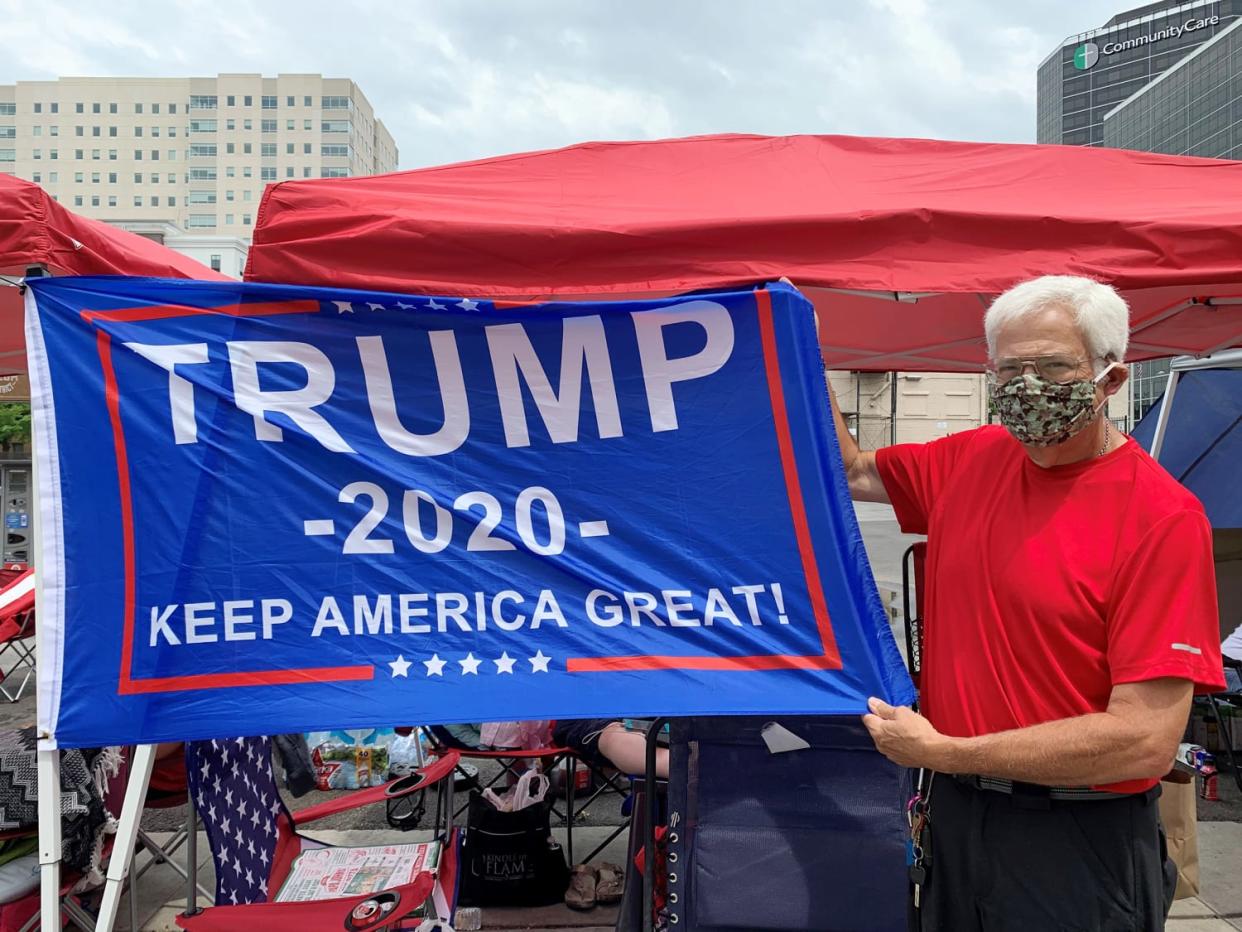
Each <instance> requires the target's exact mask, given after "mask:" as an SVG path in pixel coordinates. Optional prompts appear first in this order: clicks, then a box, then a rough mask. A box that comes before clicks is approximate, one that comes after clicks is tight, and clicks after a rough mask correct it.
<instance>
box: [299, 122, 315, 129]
mask: <svg viewBox="0 0 1242 932" xmlns="http://www.w3.org/2000/svg"><path fill="white" fill-rule="evenodd" d="M314 128H315V121H314V120H303V121H302V129H305V130H312V129H314Z"/></svg>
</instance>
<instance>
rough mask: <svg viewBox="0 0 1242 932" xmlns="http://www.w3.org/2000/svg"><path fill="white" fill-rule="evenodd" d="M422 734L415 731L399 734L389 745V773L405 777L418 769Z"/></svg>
mask: <svg viewBox="0 0 1242 932" xmlns="http://www.w3.org/2000/svg"><path fill="white" fill-rule="evenodd" d="M420 741H422V735H421V734H420V733H419V732H417V731H415V732H413V733H412V734H408V735H399V736H398V737H397V738H396V739H395V740H394V741H393V743H392V744H390V745H388V775H389V776H390V777H404V776H407V775H409V774H411V773H413V772H414V771H415V770H417V769H418V745H419V742H420Z"/></svg>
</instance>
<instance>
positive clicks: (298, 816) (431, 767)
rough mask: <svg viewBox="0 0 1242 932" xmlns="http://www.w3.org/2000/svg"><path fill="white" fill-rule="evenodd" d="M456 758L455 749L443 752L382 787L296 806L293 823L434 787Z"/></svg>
mask: <svg viewBox="0 0 1242 932" xmlns="http://www.w3.org/2000/svg"><path fill="white" fill-rule="evenodd" d="M459 760H461V755H460V754H458V753H457V752H456V751H446V752H444V753H443V754H442V755H441V756H440V757H437V758H436V759H435V760H433V761H431V763H429V764H425V765H424V766H422V767H420V768H419V769H418V770H415V771H414V772H413V773H412V774H410V775H409V776H408V777H400V778H399V779H396V780H390V781H388V782H387V783H385V784H384V785H382V786H373V787H370V788H368V789H364V790H355V791H354V792H352V793H350V794H349V795H348V796H340V797H338V798H336V799H330V800H328V801H327V802H326V803H320V804H319V805H317V806H309V807H307V808H306V809H299V810H298V811H297V812H295V813H293V824H294V825H295V826H302V825H307V824H309V823H311V822H314V821H316V820H318V819H324V818H327V817H328V816H331V815H336V814H337V813H339V812H348V811H350V810H351V809H359V808H361V807H363V806H370V805H373V804H374V803H381V802H385V801H386V800H389V799H399V798H401V797H402V796H408V795H410V794H411V793H418V792H421V791H423V790H425V789H427V787H429V786H434V785H435V784H436V783H439V782H440V781H441V780H443V779H445V778H446V777H448V778H451V777H452V774H453V770H454V768H456V766H457V762H458V761H459Z"/></svg>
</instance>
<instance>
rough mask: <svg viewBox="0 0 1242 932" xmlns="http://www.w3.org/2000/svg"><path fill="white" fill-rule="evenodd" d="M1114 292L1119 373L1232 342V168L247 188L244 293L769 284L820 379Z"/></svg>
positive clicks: (856, 147) (742, 152)
mask: <svg viewBox="0 0 1242 932" xmlns="http://www.w3.org/2000/svg"><path fill="white" fill-rule="evenodd" d="M1047 273H1072V274H1078V275H1088V276H1091V277H1093V278H1097V279H1099V280H1102V281H1107V282H1109V283H1111V284H1113V285H1115V286H1117V287H1118V288H1120V289H1122V291H1124V292H1125V295H1126V297H1127V299H1128V300H1129V301H1130V304H1131V307H1132V309H1133V329H1134V334H1133V342H1132V343H1131V347H1132V351H1131V358H1132V359H1145V358H1153V357H1161V356H1171V355H1176V354H1203V353H1208V352H1211V351H1213V350H1216V349H1223V348H1226V347H1231V346H1235V345H1237V344H1238V343H1239V342H1242V307H1240V305H1242V163H1239V162H1230V161H1223V160H1218V159H1196V158H1175V157H1170V156H1162V155H1153V154H1149V153H1143V152H1128V151H1119V150H1109V149H1087V148H1077V147H1070V146H1028V145H998V144H983V143H961V142H939V141H929V140H916V139H867V138H855V137H848V136H790V137H764V136H740V135H730V136H704V137H695V138H690V139H672V140H662V141H656V142H628V143H587V144H583V145H578V146H571V147H569V148H566V149H559V150H555V151H548V152H534V153H526V154H520V155H510V156H503V157H500V158H493V159H485V160H483V161H477V162H466V163H462V164H458V165H448V166H444V167H440V168H428V169H422V170H419V171H410V172H401V173H397V174H391V175H379V176H373V177H362V178H343V179H325V180H317V181H290V182H285V183H283V184H278V185H272V186H270V187H268V189H267V192H266V194H265V195H264V198H263V202H262V204H261V205H260V208H259V216H258V225H257V226H256V228H255V235H254V245H253V247H252V249H251V251H250V259H249V264H248V267H247V275H246V277H247V278H248V279H251V280H256V281H284V282H299V283H306V284H322V285H338V286H342V287H360V288H374V289H385V290H394V291H412V292H423V293H434V294H450V295H471V296H478V295H487V296H491V297H512V298H522V297H528V298H529V297H553V296H558V297H573V296H592V297H602V296H621V295H633V294H669V293H678V292H684V291H689V290H695V289H702V288H712V287H723V286H731V285H744V284H748V283H751V282H756V281H763V280H767V279H773V278H777V277H780V276H788V277H789V278H790V279H791V280H792V281H793V282H794V283H795V284H797V285H798V286H799V287H800V288H802V289H803V290H804V291H806V292H807V293H808V294H809V295H810V296H811V297H812V299H813V300H814V301H815V302H816V305H817V306H818V308H819V310H820V314H821V316H822V317H824V318H825V320H826V326H825V328H824V333H825V337H826V339H828V340H829V341H830V345H829V346H826V347H825V355H826V358H827V361H828V363H829V364H830V365H831V366H833V367H834V368H840V369H874V370H888V369H911V370H918V369H925V370H961V369H973V368H977V367H978V366H979V365H980V364H981V363H982V362H983V358H984V350H983V339H982V314H983V310H984V308H985V307H986V305H987V304H988V302H989V301H990V299H991V297H992V296H993V295H995V294H997V293H998V292H1000V291H1002V290H1004V289H1005V288H1007V287H1008V286H1009V285H1012V284H1013V283H1015V282H1017V281H1020V280H1022V279H1025V278H1030V277H1032V276H1035V275H1041V274H1047Z"/></svg>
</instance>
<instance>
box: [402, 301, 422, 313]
mask: <svg viewBox="0 0 1242 932" xmlns="http://www.w3.org/2000/svg"><path fill="white" fill-rule="evenodd" d="M397 307H399V308H401V310H403V311H412V310H414V308H416V307H418V305H417V304H406V303H405V302H404V301H398V302H397Z"/></svg>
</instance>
